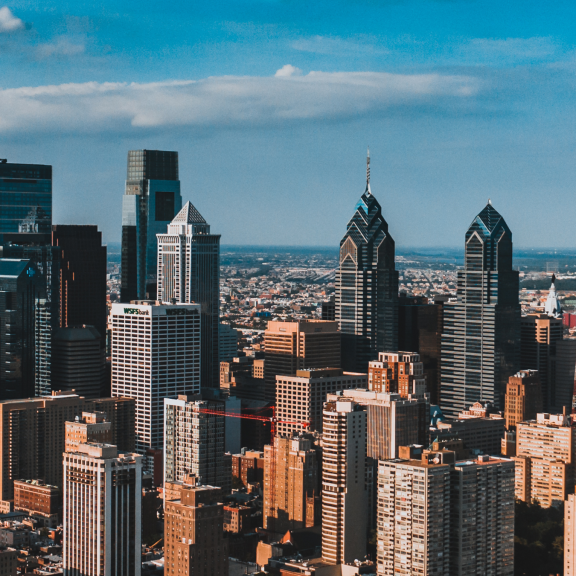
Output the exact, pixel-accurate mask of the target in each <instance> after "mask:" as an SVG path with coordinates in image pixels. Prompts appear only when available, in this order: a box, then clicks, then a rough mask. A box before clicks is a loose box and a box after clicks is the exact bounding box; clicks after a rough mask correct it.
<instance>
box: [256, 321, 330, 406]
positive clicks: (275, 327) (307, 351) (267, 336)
mask: <svg viewBox="0 0 576 576" xmlns="http://www.w3.org/2000/svg"><path fill="white" fill-rule="evenodd" d="M264 346H265V351H264V352H265V364H264V379H265V382H266V399H267V400H268V401H269V402H274V401H275V399H276V376H278V375H284V376H293V375H294V374H296V371H297V370H304V369H306V368H327V367H330V368H340V362H341V359H340V346H341V343H340V332H338V323H337V322H331V321H327V320H299V321H298V322H276V321H271V322H268V328H267V330H266V331H265V333H264Z"/></svg>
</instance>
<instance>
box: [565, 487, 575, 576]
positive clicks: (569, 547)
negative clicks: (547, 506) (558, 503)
mask: <svg viewBox="0 0 576 576" xmlns="http://www.w3.org/2000/svg"><path fill="white" fill-rule="evenodd" d="M575 574H576V494H568V498H567V499H566V502H565V503H564V576H574V575H575Z"/></svg>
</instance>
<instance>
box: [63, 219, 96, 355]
mask: <svg viewBox="0 0 576 576" xmlns="http://www.w3.org/2000/svg"><path fill="white" fill-rule="evenodd" d="M52 244H53V246H55V247H57V248H59V249H60V258H61V266H60V288H59V296H60V306H59V308H60V319H59V322H58V325H59V326H60V327H61V328H66V327H68V326H81V325H83V324H86V325H89V326H94V327H95V328H96V330H98V333H99V334H100V336H101V340H100V342H101V345H102V346H104V344H105V342H106V317H107V309H106V264H107V262H106V246H102V233H101V232H99V231H98V227H97V226H75V225H62V224H57V225H55V226H53V227H52Z"/></svg>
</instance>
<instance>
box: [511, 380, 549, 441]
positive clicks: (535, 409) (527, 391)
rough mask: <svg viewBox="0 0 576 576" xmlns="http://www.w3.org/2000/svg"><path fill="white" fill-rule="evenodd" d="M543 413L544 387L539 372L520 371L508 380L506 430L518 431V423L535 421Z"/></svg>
mask: <svg viewBox="0 0 576 576" xmlns="http://www.w3.org/2000/svg"><path fill="white" fill-rule="evenodd" d="M539 412H542V386H541V384H540V376H539V375H538V370H520V372H516V374H514V376H510V378H509V379H508V385H507V386H506V402H505V407H504V418H505V419H506V429H507V430H514V429H516V424H518V422H524V421H525V420H534V419H535V418H536V414H538V413H539Z"/></svg>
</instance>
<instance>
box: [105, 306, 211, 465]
mask: <svg viewBox="0 0 576 576" xmlns="http://www.w3.org/2000/svg"><path fill="white" fill-rule="evenodd" d="M111 321H112V396H115V397H118V396H128V397H130V398H134V399H135V400H136V452H138V453H139V454H144V453H145V452H146V450H147V449H155V450H161V449H162V448H163V444H164V398H178V396H179V395H180V394H198V393H199V392H200V306H199V305H198V304H180V305H174V306H171V305H159V304H153V303H146V304H128V305H126V304H112V311H111Z"/></svg>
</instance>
